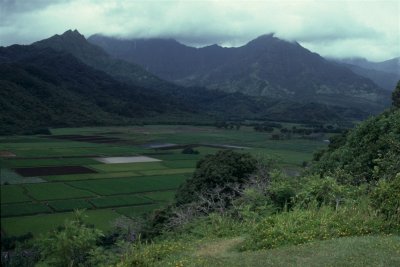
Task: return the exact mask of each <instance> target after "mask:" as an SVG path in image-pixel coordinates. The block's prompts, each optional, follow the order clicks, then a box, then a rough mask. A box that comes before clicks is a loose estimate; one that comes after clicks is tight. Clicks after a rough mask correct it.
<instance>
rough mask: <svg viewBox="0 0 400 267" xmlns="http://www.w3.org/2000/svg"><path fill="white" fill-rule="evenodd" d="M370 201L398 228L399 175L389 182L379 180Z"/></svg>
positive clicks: (399, 218) (399, 202) (399, 213)
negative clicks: (395, 223)
mask: <svg viewBox="0 0 400 267" xmlns="http://www.w3.org/2000/svg"><path fill="white" fill-rule="evenodd" d="M371 199H372V204H373V206H374V207H375V208H376V209H377V210H378V211H379V212H380V213H382V214H383V215H385V216H386V218H388V219H389V220H393V222H397V227H399V228H400V173H398V174H397V175H396V177H395V178H394V179H393V180H391V181H388V180H385V179H382V180H380V181H379V182H378V185H377V186H376V188H375V189H374V191H373V192H372V193H371Z"/></svg>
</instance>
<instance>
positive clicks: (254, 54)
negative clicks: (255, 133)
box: [88, 35, 389, 112]
mask: <svg viewBox="0 0 400 267" xmlns="http://www.w3.org/2000/svg"><path fill="white" fill-rule="evenodd" d="M88 40H89V41H90V42H91V43H93V44H96V45H98V46H100V47H102V48H104V50H105V51H107V52H108V53H109V54H110V55H112V56H114V57H116V58H120V59H124V60H127V61H129V62H134V63H136V64H138V65H140V66H142V67H143V68H145V69H147V70H148V71H149V72H152V73H154V74H155V75H158V76H159V77H161V78H164V79H167V80H169V81H173V82H176V83H179V84H182V85H186V86H193V85H195V86H205V87H207V88H211V89H219V90H223V91H226V92H242V93H245V94H248V95H253V96H268V97H272V98H278V99H295V100H296V101H304V102H317V103H324V104H330V105H341V106H345V107H353V106H356V107H360V108H367V109H368V110H371V111H372V112H376V111H378V110H382V109H383V107H384V105H387V104H388V99H389V94H388V93H387V92H384V91H382V90H381V89H380V88H379V87H378V86H377V85H375V84H374V83H373V82H372V81H371V80H369V79H366V78H364V77H361V76H359V75H357V74H355V73H353V72H352V71H350V70H349V69H347V68H345V67H343V66H341V65H338V64H335V63H332V62H329V61H327V60H325V59H323V58H322V57H320V56H319V55H318V54H315V53H312V52H310V51H308V50H307V49H305V48H303V47H301V46H300V45H299V44H298V43H291V42H287V41H284V40H280V39H278V38H276V37H274V36H273V35H264V36H260V37H258V38H257V39H255V40H252V41H250V42H249V43H247V44H246V45H244V46H241V47H237V48H223V47H220V46H218V45H212V46H207V47H203V48H193V47H188V46H185V45H182V44H180V43H178V42H177V41H175V40H171V39H132V40H119V39H115V38H111V37H105V36H101V35H94V36H91V37H89V38H88Z"/></svg>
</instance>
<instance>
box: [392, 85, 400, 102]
mask: <svg viewBox="0 0 400 267" xmlns="http://www.w3.org/2000/svg"><path fill="white" fill-rule="evenodd" d="M392 102H393V106H394V107H396V108H400V81H399V82H398V83H397V86H396V89H394V91H393V93H392Z"/></svg>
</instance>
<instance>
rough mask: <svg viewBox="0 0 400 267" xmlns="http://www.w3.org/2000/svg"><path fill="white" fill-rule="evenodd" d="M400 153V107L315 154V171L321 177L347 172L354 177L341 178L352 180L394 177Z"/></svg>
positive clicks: (313, 169)
mask: <svg viewBox="0 0 400 267" xmlns="http://www.w3.org/2000/svg"><path fill="white" fill-rule="evenodd" d="M399 154H400V110H399V109H397V110H396V109H394V110H390V111H386V112H384V113H382V114H381V115H378V116H376V117H372V118H370V119H368V120H366V121H364V122H362V123H361V124H360V125H358V126H357V127H356V128H355V129H354V130H352V131H350V132H349V133H347V134H346V135H343V136H341V137H337V138H336V139H334V140H333V143H332V144H331V145H330V147H329V149H328V151H326V152H325V153H322V155H318V157H315V159H316V160H317V161H316V162H314V164H313V166H312V168H311V172H312V173H315V174H318V175H320V176H321V177H323V176H326V175H329V176H332V177H335V174H337V173H346V174H347V178H349V177H351V178H350V179H351V180H347V181H341V182H344V183H352V184H361V183H363V182H376V181H378V180H379V179H382V178H386V179H392V178H394V176H395V175H396V174H397V173H398V172H400V157H398V155H399ZM335 178H336V177H335Z"/></svg>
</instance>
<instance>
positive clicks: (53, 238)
mask: <svg viewBox="0 0 400 267" xmlns="http://www.w3.org/2000/svg"><path fill="white" fill-rule="evenodd" d="M83 218H84V215H83V213H82V212H81V211H75V213H74V218H73V219H72V220H68V221H66V222H65V224H64V228H63V229H61V230H59V231H56V232H54V233H51V234H49V235H48V236H46V237H45V238H43V239H42V240H41V241H40V243H39V247H40V250H41V254H42V259H43V261H44V262H45V263H47V264H48V265H49V266H86V265H88V262H89V261H90V260H91V258H90V256H91V254H93V253H94V252H95V251H96V249H97V248H98V247H97V241H98V240H99V238H100V237H101V236H102V233H101V231H99V230H97V229H94V228H90V227H88V226H87V225H85V224H84V222H83Z"/></svg>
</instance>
